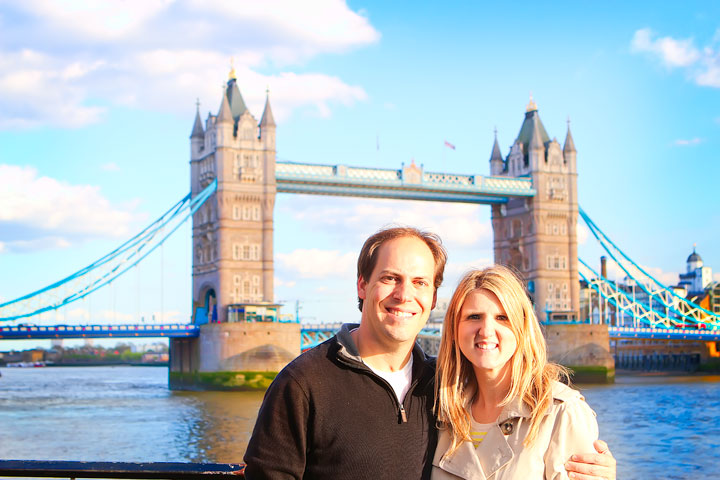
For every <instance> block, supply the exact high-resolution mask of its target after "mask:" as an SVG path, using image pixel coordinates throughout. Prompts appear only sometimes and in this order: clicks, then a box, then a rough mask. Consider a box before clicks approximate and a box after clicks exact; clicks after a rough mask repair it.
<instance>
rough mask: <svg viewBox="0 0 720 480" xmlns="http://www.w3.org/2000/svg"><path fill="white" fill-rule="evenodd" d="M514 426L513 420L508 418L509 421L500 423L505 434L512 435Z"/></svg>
mask: <svg viewBox="0 0 720 480" xmlns="http://www.w3.org/2000/svg"><path fill="white" fill-rule="evenodd" d="M513 429H514V426H513V422H511V421H510V420H508V421H507V422H503V423H501V424H500V430H501V431H502V433H503V434H504V435H510V434H511V433H512V432H513Z"/></svg>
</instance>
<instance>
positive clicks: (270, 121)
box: [260, 88, 275, 127]
mask: <svg viewBox="0 0 720 480" xmlns="http://www.w3.org/2000/svg"><path fill="white" fill-rule="evenodd" d="M260 126H261V127H274V126H275V117H273V113H272V108H270V89H269V88H268V89H267V90H265V110H263V114H262V118H261V119H260Z"/></svg>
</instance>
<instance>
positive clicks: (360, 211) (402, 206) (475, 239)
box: [294, 197, 492, 249]
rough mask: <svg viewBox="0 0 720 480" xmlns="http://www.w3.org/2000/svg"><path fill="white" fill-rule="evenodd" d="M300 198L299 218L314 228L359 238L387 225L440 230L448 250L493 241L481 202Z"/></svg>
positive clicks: (297, 209)
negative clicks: (321, 199) (484, 219)
mask: <svg viewBox="0 0 720 480" xmlns="http://www.w3.org/2000/svg"><path fill="white" fill-rule="evenodd" d="M298 201H300V202H303V205H302V208H298V207H297V205H298V204H297V203H296V202H295V203H294V204H295V205H296V208H295V209H294V216H295V219H296V220H299V221H302V222H303V223H304V224H306V225H309V226H312V227H313V228H314V229H320V230H325V231H328V232H333V233H337V232H343V233H344V234H351V235H353V236H355V237H357V238H362V239H364V238H365V237H367V236H368V235H369V234H372V233H373V232H374V231H376V230H378V229H380V228H382V227H384V226H390V225H409V226H413V227H417V228H420V229H422V230H427V231H430V232H434V233H437V234H438V235H440V236H441V238H442V240H443V242H444V244H445V245H446V246H447V247H448V249H451V248H453V247H460V248H463V247H470V246H474V245H478V244H487V243H489V242H490V241H491V240H492V226H491V224H490V222H488V221H483V220H481V218H482V214H481V209H482V208H485V207H483V206H479V205H471V204H461V203H439V202H424V201H411V200H406V201H405V200H372V201H362V202H358V201H356V200H349V199H344V198H338V199H335V200H333V202H331V203H328V202H325V201H320V200H317V199H316V198H315V197H311V198H303V199H298ZM368 229H369V230H370V231H368Z"/></svg>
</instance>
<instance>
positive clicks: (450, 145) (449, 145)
mask: <svg viewBox="0 0 720 480" xmlns="http://www.w3.org/2000/svg"><path fill="white" fill-rule="evenodd" d="M445 146H446V147H448V148H452V149H453V150H455V145H453V144H452V143H450V142H448V141H447V140H445Z"/></svg>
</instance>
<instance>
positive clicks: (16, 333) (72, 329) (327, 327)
mask: <svg viewBox="0 0 720 480" xmlns="http://www.w3.org/2000/svg"><path fill="white" fill-rule="evenodd" d="M340 326H341V324H339V323H330V324H303V325H302V328H301V332H300V333H301V348H302V350H307V349H309V348H312V347H314V346H316V345H319V344H320V343H322V342H324V341H325V340H327V339H328V338H330V337H331V336H333V335H334V334H335V332H337V331H338V329H340ZM441 328H442V324H440V323H429V324H428V325H427V326H426V328H425V329H423V330H422V331H421V332H420V335H421V337H436V338H437V337H439V336H440V333H441ZM609 333H610V338H611V339H624V340H630V339H643V340H652V339H655V340H688V341H706V342H718V341H720V330H708V329H699V330H696V329H692V330H691V329H680V328H673V329H665V328H641V327H640V328H635V327H614V326H611V327H609ZM199 334H200V327H198V326H197V325H190V324H162V325H161V324H142V325H45V326H43V325H15V326H0V340H26V339H36V340H43V339H45V340H47V339H55V338H62V339H65V338H68V339H69V338H112V337H116V338H148V337H151V338H157V337H172V338H177V337H185V338H187V337H197V336H198V335H199Z"/></svg>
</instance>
